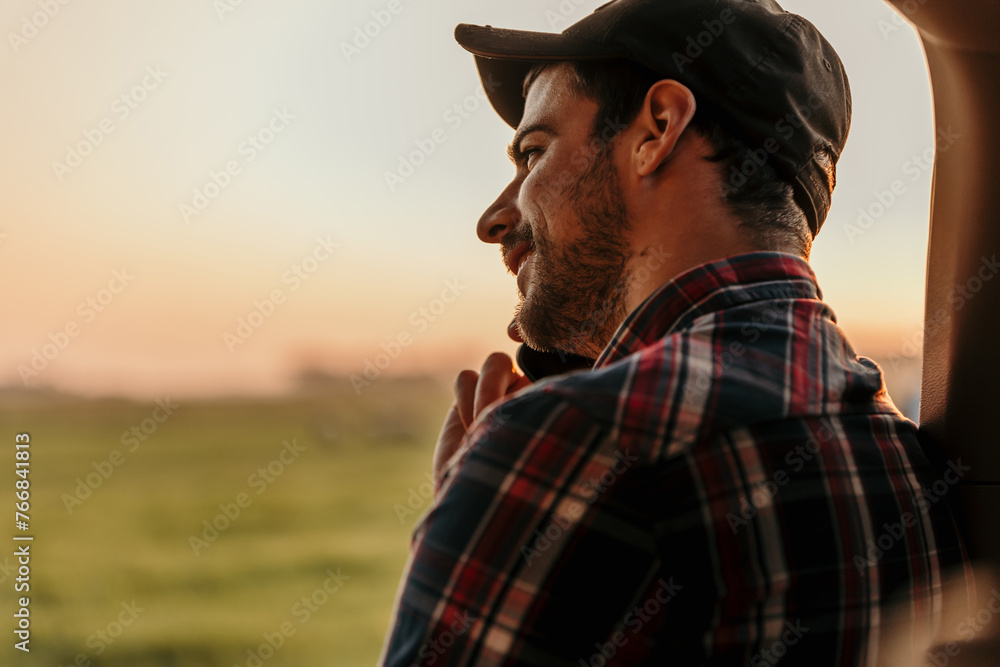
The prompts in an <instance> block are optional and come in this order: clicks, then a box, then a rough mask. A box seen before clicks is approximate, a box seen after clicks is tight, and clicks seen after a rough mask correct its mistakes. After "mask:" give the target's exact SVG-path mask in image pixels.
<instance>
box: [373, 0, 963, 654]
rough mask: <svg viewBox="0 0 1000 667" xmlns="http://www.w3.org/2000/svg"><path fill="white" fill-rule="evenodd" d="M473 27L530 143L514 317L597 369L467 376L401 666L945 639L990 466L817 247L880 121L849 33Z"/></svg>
mask: <svg viewBox="0 0 1000 667" xmlns="http://www.w3.org/2000/svg"><path fill="white" fill-rule="evenodd" d="M456 37H457V39H458V40H459V42H460V43H461V44H462V46H463V47H465V48H466V49H467V50H469V51H471V52H472V53H474V54H475V55H476V61H477V64H478V67H479V70H480V75H481V76H482V77H483V79H484V81H487V80H488V81H495V82H499V85H497V86H491V87H488V88H487V90H489V91H491V92H490V98H491V102H492V104H493V106H494V108H495V109H496V110H497V112H498V113H499V114H500V115H501V117H502V118H503V119H504V120H505V121H506V122H507V123H508V124H509V125H511V126H512V127H515V128H516V129H517V132H516V134H515V137H514V141H513V143H512V144H511V146H510V149H509V153H510V156H511V158H512V160H513V161H514V162H515V166H516V175H515V178H514V180H513V181H512V182H511V183H510V185H509V186H507V188H506V189H505V190H504V191H503V192H502V193H501V195H500V197H499V198H498V199H497V200H496V202H494V203H493V205H492V206H490V207H489V208H488V209H487V211H486V212H485V213H484V214H483V216H482V218H481V219H480V221H479V224H478V228H477V232H478V235H479V237H480V239H481V240H483V241H485V242H488V243H496V244H499V245H500V247H501V250H502V252H503V257H504V261H505V262H506V264H507V266H508V267H509V268H510V270H511V272H512V273H514V274H515V275H516V278H517V285H518V291H519V293H520V295H521V302H520V304H519V307H518V310H517V312H516V317H515V320H514V322H513V323H512V327H511V335H512V337H514V338H515V340H520V341H523V342H524V343H525V344H526V346H527V347H526V348H524V349H529V350H535V351H536V352H535V353H533V354H539V353H541V354H545V353H558V354H563V355H565V354H566V353H572V354H573V355H576V357H578V358H595V357H596V360H595V362H594V363H593V367H592V368H591V369H589V370H581V371H577V372H570V373H566V374H561V375H556V376H553V377H550V378H546V379H544V380H541V381H538V382H535V383H531V382H530V381H529V380H528V379H527V378H525V377H523V376H521V375H519V374H518V373H517V372H516V371H515V369H514V367H513V363H512V360H511V359H510V358H509V357H508V356H506V355H503V354H499V353H497V354H494V355H492V356H490V358H489V359H487V361H486V363H485V365H484V366H483V368H482V370H481V372H480V373H474V372H472V371H466V372H464V373H463V374H461V375H460V376H459V378H458V381H457V383H456V395H457V399H456V402H455V405H454V406H453V407H452V409H451V411H450V412H449V414H448V416H447V417H446V420H445V423H444V426H443V428H442V432H441V436H440V439H439V442H438V446H437V449H436V451H435V460H434V470H435V475H436V476H437V479H438V485H439V488H438V493H437V497H436V498H435V502H434V504H433V506H432V507H431V508H430V510H429V511H428V513H427V514H426V515H425V516H424V517H423V518H422V519H421V521H420V523H419V524H418V526H417V528H416V530H415V534H414V541H413V545H412V551H411V556H410V559H409V562H408V563H407V566H406V571H405V574H404V577H403V582H402V584H401V588H400V591H399V596H398V598H397V601H396V609H395V612H394V615H393V621H392V625H391V627H390V630H389V635H388V637H387V641H386V645H385V647H384V648H383V654H382V657H381V659H380V664H386V665H411V664H419V665H432V664H435V665H567V666H568V665H593V666H595V667H599V666H600V665H605V664H609V665H610V664H613V665H639V664H650V665H661V664H677V665H697V664H711V665H730V664H732V665H746V664H749V665H754V666H756V665H772V664H775V663H777V662H778V661H779V660H781V659H784V660H786V661H787V664H804V665H865V664H867V665H876V664H879V660H880V656H883V653H882V650H883V648H884V646H885V644H886V642H885V636H886V634H887V633H888V631H889V630H890V628H889V621H888V615H889V612H890V605H889V603H890V599H892V600H893V601H895V602H896V603H897V605H898V607H896V609H897V610H898V611H897V612H896V613H899V614H901V617H902V618H903V619H904V620H905V623H904V624H902V625H900V626H899V627H900V628H902V629H903V632H902V637H903V641H904V642H911V643H913V642H916V641H917V639H918V635H921V634H925V635H926V634H928V633H933V632H935V631H936V630H937V625H939V624H940V620H941V619H940V612H941V608H942V606H943V603H944V601H943V599H942V593H941V581H942V576H943V574H944V573H945V572H947V571H949V570H950V569H951V568H953V567H957V568H958V569H959V571H960V572H962V573H963V574H965V573H966V572H967V568H966V566H967V561H966V557H965V553H964V550H963V547H962V544H961V542H960V540H959V537H958V534H957V531H956V529H955V524H954V521H953V518H952V516H951V514H950V512H949V511H948V508H947V505H946V499H945V498H944V497H943V494H944V493H946V491H947V489H948V488H949V485H952V484H954V483H955V482H957V481H958V479H959V478H960V477H961V475H962V474H964V470H963V468H962V466H961V464H960V463H957V462H950V463H949V464H948V465H947V466H943V467H940V468H937V469H936V468H934V467H932V466H931V465H930V463H929V462H928V460H927V458H926V456H925V454H924V453H923V452H922V450H921V448H920V446H919V444H918V442H917V439H916V428H915V425H914V424H913V423H912V422H910V421H909V420H906V419H905V418H904V417H903V416H902V415H901V414H900V413H899V412H898V410H896V408H895V406H894V405H893V403H892V401H891V400H890V398H889V397H888V395H887V394H886V392H885V387H884V383H883V379H882V374H881V371H880V369H879V368H878V366H877V365H876V364H875V363H874V362H872V361H870V360H868V359H865V358H859V357H857V356H856V355H855V353H854V351H853V349H852V348H851V346H850V344H849V343H848V341H847V340H846V338H845V337H844V333H843V332H842V331H841V330H840V329H839V327H837V325H836V322H835V318H834V314H833V312H832V310H831V309H830V308H829V307H828V306H827V305H826V304H824V303H823V302H822V300H821V299H822V296H821V293H820V290H819V288H818V286H817V285H816V282H815V276H814V274H813V272H812V270H811V269H810V267H809V265H808V263H807V261H806V260H807V259H808V256H809V250H810V247H811V243H812V240H813V237H814V236H815V234H816V233H817V232H818V231H819V229H820V227H821V225H822V224H823V222H824V220H825V218H826V214H827V211H828V209H829V204H830V197H831V195H832V191H833V188H834V185H835V170H836V162H837V159H838V158H839V156H840V153H841V151H842V149H843V147H844V144H845V142H846V138H847V134H848V130H849V127H850V115H851V98H850V91H849V87H848V82H847V77H846V74H845V72H844V70H843V66H842V64H841V61H840V59H839V58H838V57H837V54H836V53H835V51H834V50H833V48H832V47H831V46H830V45H829V44H828V43H827V42H826V40H825V39H824V38H823V37H822V36H821V35H820V34H819V32H818V31H817V30H816V29H815V28H814V27H813V26H812V25H811V24H810V23H809V22H807V21H806V20H805V19H803V18H801V17H799V16H795V15H792V14H787V13H785V12H784V11H783V10H782V9H781V8H780V7H779V6H778V5H777V4H776V3H775V2H771V1H769V0H759V1H751V0H717V1H716V0H712V1H708V0H659V1H657V2H650V1H648V0H618V1H617V2H611V3H608V4H607V5H605V6H603V7H601V8H599V9H598V10H597V11H595V12H594V13H593V14H592V15H591V16H588V17H586V18H585V19H583V20H582V21H580V22H579V23H577V24H576V25H574V26H571V27H570V28H568V29H567V30H566V31H564V32H563V33H562V34H560V35H547V34H542V33H525V32H517V31H510V30H501V29H494V28H491V27H489V26H486V27H477V26H466V25H462V26H459V27H458V29H457V30H456ZM525 358H526V359H532V358H535V357H532V356H531V354H528V355H527V356H525ZM942 485H943V487H942ZM942 488H943V489H944V491H943V492H940V490H941V489H942ZM935 490H937V491H938V492H936V491H935ZM883 657H884V656H883ZM883 662H884V660H883Z"/></svg>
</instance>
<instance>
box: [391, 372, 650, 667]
mask: <svg viewBox="0 0 1000 667" xmlns="http://www.w3.org/2000/svg"><path fill="white" fill-rule="evenodd" d="M637 460H638V457H637V456H636V455H635V453H634V452H631V451H630V450H628V448H624V449H623V448H622V446H621V439H620V438H619V437H618V436H617V434H616V433H615V432H614V431H613V429H611V428H610V426H609V425H607V424H604V423H601V422H599V421H597V420H595V419H593V418H592V417H591V416H590V415H588V411H587V410H584V409H582V408H580V407H578V406H574V405H573V404H572V403H570V402H568V401H565V400H564V399H562V398H561V397H558V396H555V395H553V394H550V393H548V392H545V391H544V390H529V391H526V392H522V393H521V394H520V395H519V396H516V397H514V398H512V399H510V400H509V401H507V402H506V403H503V404H501V406H499V408H496V409H494V410H492V411H490V412H489V413H488V414H486V416H485V418H481V419H480V420H479V421H478V422H477V423H476V424H474V425H473V428H472V430H470V432H469V434H468V435H467V436H466V441H465V442H464V443H463V445H462V447H461V449H460V451H459V453H458V454H456V456H455V458H453V459H452V461H450V462H449V469H448V471H447V473H446V475H445V477H444V481H443V483H442V486H441V490H440V493H439V495H438V497H437V498H436V499H435V502H434V504H433V505H432V507H431V508H430V509H429V510H428V512H427V513H426V514H425V515H424V516H423V518H422V519H421V521H420V523H419V524H418V525H417V527H416V528H415V530H414V536H413V542H412V547H411V553H410V557H409V560H408V562H407V565H406V569H405V570H404V573H403V578H402V581H401V584H400V589H399V592H398V593H397V599H396V607H395V609H394V612H393V618H392V624H391V626H390V629H389V633H388V637H387V640H386V644H385V646H384V647H383V654H382V656H381V659H380V662H379V664H380V665H388V666H391V667H402V666H409V665H473V664H475V665H514V664H516V665H547V666H553V665H578V664H579V661H580V660H581V659H582V660H583V661H584V663H589V659H590V657H591V656H592V655H593V654H595V651H597V652H598V654H599V653H600V652H599V650H598V649H595V646H596V647H598V648H599V647H600V646H601V645H602V644H601V642H597V643H596V644H595V640H601V639H603V638H609V637H612V636H613V634H614V632H615V629H616V628H620V627H622V625H623V623H624V622H626V621H627V620H628V618H627V614H625V613H623V612H626V611H627V610H628V609H630V608H631V606H632V605H633V604H636V603H641V601H642V600H641V598H642V597H643V596H644V595H650V594H654V593H658V594H659V596H660V597H661V598H663V597H664V595H666V593H665V592H663V591H660V590H659V589H661V588H663V586H662V584H665V583H667V582H660V581H657V579H658V577H657V573H658V567H657V563H656V558H655V545H654V544H653V540H652V538H651V537H650V536H651V534H652V531H651V530H650V529H649V526H647V525H644V522H645V521H646V519H645V517H643V516H642V515H640V514H638V513H637V512H636V509H635V505H634V503H629V502H627V501H619V500H618V499H617V496H618V494H616V493H613V492H612V489H614V488H617V487H618V486H619V485H620V483H621V481H622V480H624V479H625V478H626V477H628V476H629V474H630V471H632V470H634V469H635V468H637V467H638V464H637ZM600 572H614V573H615V575H614V577H613V578H608V577H604V578H601V577H597V576H595V573H600ZM637 598H639V599H637ZM651 629H652V628H650V630H651ZM636 644H637V648H638V644H639V643H638V642H637V643H636ZM602 664H603V663H602Z"/></svg>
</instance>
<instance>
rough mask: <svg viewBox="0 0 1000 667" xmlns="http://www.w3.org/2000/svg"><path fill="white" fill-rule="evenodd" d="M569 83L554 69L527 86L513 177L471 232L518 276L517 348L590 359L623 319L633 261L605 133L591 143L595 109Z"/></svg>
mask: <svg viewBox="0 0 1000 667" xmlns="http://www.w3.org/2000/svg"><path fill="white" fill-rule="evenodd" d="M574 77H575V74H574V73H573V71H572V69H571V68H570V67H569V66H566V65H559V66H556V67H553V68H550V69H547V70H545V71H544V72H543V73H542V74H541V75H539V76H538V78H537V79H536V80H535V81H534V82H533V83H532V85H531V88H530V89H529V91H528V96H527V99H526V103H525V112H524V117H523V119H522V121H521V124H520V125H519V127H518V131H517V134H516V135H515V141H514V143H513V144H512V148H513V151H512V157H514V158H515V159H516V167H517V175H516V176H515V178H514V181H513V182H511V184H510V185H509V186H508V187H507V189H506V190H505V191H504V192H503V194H501V195H500V198H499V199H498V200H497V201H496V202H495V203H494V204H493V206H491V207H490V208H489V209H488V210H487V211H486V213H484V215H483V217H482V218H481V219H480V221H479V228H478V232H479V236H480V238H481V239H482V240H484V241H486V242H488V243H500V244H501V249H502V251H503V254H504V261H505V262H506V263H507V266H508V268H509V269H510V270H511V271H512V272H513V273H515V274H516V276H517V287H518V293H519V296H520V302H519V303H518V306H517V309H516V311H515V321H516V323H517V327H518V330H519V331H520V334H521V337H522V338H523V339H524V342H526V343H527V344H528V345H530V346H531V347H533V348H535V349H537V350H543V351H556V350H562V351H567V352H573V353H576V354H580V355H583V356H587V357H590V358H596V357H597V356H599V355H600V353H601V351H602V350H603V348H604V347H605V346H606V345H607V343H608V341H609V340H610V338H611V336H612V335H613V333H614V331H615V329H616V328H617V326H618V325H619V324H620V323H621V321H622V320H623V319H624V317H625V315H627V313H626V312H625V310H626V298H625V295H626V283H627V280H626V267H627V264H628V261H629V258H630V257H631V254H632V253H631V248H630V245H629V243H628V241H627V239H626V236H625V235H626V232H627V231H628V229H629V218H628V212H627V210H626V206H625V201H624V198H623V195H622V192H621V189H620V186H619V179H618V168H617V166H616V164H615V159H614V150H613V146H614V144H613V143H610V144H609V143H606V139H608V138H612V137H611V136H610V135H611V134H612V133H611V132H605V134H604V137H605V140H602V139H595V138H594V137H592V130H593V128H594V121H595V116H596V113H597V104H596V103H595V102H594V101H592V100H590V99H589V98H587V97H586V96H585V95H583V94H582V93H579V92H577V91H576V89H575V87H574V85H573V82H574ZM602 126H605V127H612V128H613V125H611V124H607V125H605V124H604V123H602ZM612 141H613V138H612Z"/></svg>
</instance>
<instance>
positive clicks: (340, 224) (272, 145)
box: [0, 0, 962, 397]
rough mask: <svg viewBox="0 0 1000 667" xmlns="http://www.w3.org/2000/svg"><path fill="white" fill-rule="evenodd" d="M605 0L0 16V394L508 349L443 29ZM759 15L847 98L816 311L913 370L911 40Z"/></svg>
mask: <svg viewBox="0 0 1000 667" xmlns="http://www.w3.org/2000/svg"><path fill="white" fill-rule="evenodd" d="M604 1H605V0H592V1H587V2H583V1H581V0H561V1H560V0H505V1H504V2H499V1H498V2H489V3H487V2H472V3H470V2H458V0H439V1H437V2H433V3H431V2H421V1H420V0H395V1H394V2H390V0H366V1H364V2H353V1H352V2H336V3H334V2H320V1H317V0H312V1H309V0H284V1H282V2H274V1H272V2H267V1H266V0H242V1H239V0H216V1H215V2H213V1H212V0H173V1H172V2H169V3H168V2H163V3H152V2H142V3H137V2H130V1H126V0H102V1H101V2H82V1H81V2H68V3H67V4H65V5H63V4H60V3H59V2H56V1H55V0H29V1H22V0H10V1H8V2H6V3H4V4H3V7H2V9H0V28H2V29H3V33H4V40H3V45H2V46H0V83H2V90H3V95H2V99H3V104H2V105H0V121H2V122H0V132H2V143H0V145H2V149H0V176H2V187H0V192H2V196H0V308H2V312H3V313H4V322H3V325H2V326H0V384H15V385H18V384H21V383H22V375H23V374H24V373H23V370H22V372H20V373H19V370H18V369H19V366H22V367H23V368H31V367H32V359H33V356H35V357H36V362H35V369H36V370H35V372H36V373H37V374H29V375H28V382H29V383H30V384H32V385H37V386H43V385H52V386H57V387H60V388H65V389H70V390H75V391H81V392H86V393H91V394H103V393H113V394H131V395H135V396H140V397H156V396H164V395H167V394H171V395H192V394H197V395H210V394H215V393H225V392H241V393H266V392H271V391H277V390H281V389H282V388H284V387H286V386H287V385H288V383H289V381H290V379H291V378H293V377H294V376H295V374H296V373H297V372H298V371H299V370H301V369H302V368H304V367H308V366H314V367H319V368H324V369H327V370H329V371H331V372H336V373H343V374H345V375H346V374H351V373H360V372H361V371H362V370H363V369H364V367H365V363H366V360H371V359H374V358H375V356H376V355H378V354H379V353H380V352H382V351H383V350H382V348H381V346H382V345H383V344H385V345H386V346H387V347H389V348H390V349H392V348H391V346H389V342H390V341H394V340H396V341H398V340H399V339H400V336H401V335H402V336H403V339H404V340H409V341H410V344H409V345H406V346H405V347H401V348H400V351H399V354H398V358H397V359H395V360H394V361H393V363H392V365H391V366H390V367H389V368H388V369H386V370H385V373H387V374H398V373H411V372H417V371H433V372H440V373H443V374H445V375H447V374H451V373H454V372H455V371H457V370H460V369H461V368H464V367H478V366H479V365H480V364H481V362H482V360H483V358H484V357H485V355H486V354H488V353H489V352H490V351H493V350H496V349H499V350H505V351H508V352H513V351H514V350H515V349H516V344H515V343H513V342H512V341H510V340H508V339H507V336H506V326H507V323H508V322H509V320H510V317H511V315H512V312H513V308H514V305H515V303H516V289H515V283H514V279H513V277H511V276H510V275H509V274H507V272H506V270H505V269H504V267H503V265H502V263H501V261H500V255H499V252H498V250H497V247H496V246H488V245H485V244H483V243H481V242H480V241H479V240H478V239H477V238H476V234H475V223H476V221H477V220H478V218H479V216H480V214H481V213H482V211H483V210H484V209H485V208H486V207H487V206H488V205H489V204H490V203H491V202H492V201H493V200H494V199H495V198H496V196H497V194H498V193H499V192H500V190H502V188H503V187H504V186H505V185H506V184H507V183H508V182H509V180H510V178H511V177H512V175H513V167H512V166H511V165H510V163H509V162H508V160H507V157H506V155H505V148H506V145H507V143H508V142H509V141H510V139H511V137H512V135H513V131H512V130H511V129H510V128H509V127H507V126H506V125H505V124H504V123H503V121H501V120H500V118H499V117H498V116H497V115H496V114H495V113H494V112H493V110H492V109H491V108H490V107H489V105H488V104H487V103H485V102H484V101H483V100H484V99H485V98H484V96H483V93H482V90H481V87H480V85H479V80H478V77H477V74H476V69H475V65H474V62H473V58H472V56H471V55H469V54H468V53H466V52H465V51H463V50H462V49H461V48H460V47H459V46H458V44H457V43H456V42H455V40H454V38H453V31H454V28H455V25H456V24H457V23H461V22H465V23H478V24H492V25H499V26H505V27H511V28H521V29H529V30H539V31H555V32H558V31H561V30H562V29H564V28H565V27H566V26H567V25H569V24H570V23H573V22H575V21H577V20H579V19H581V18H583V17H584V16H586V15H587V14H588V13H590V12H591V11H592V10H593V9H594V8H595V7H597V6H599V5H600V4H603V2H604ZM396 2H398V4H396ZM781 4H782V6H783V7H784V8H785V9H787V10H788V11H793V12H796V13H800V14H802V15H803V16H805V17H806V18H808V19H809V20H811V21H812V22H813V23H815V24H816V25H817V26H818V27H819V28H820V30H821V31H822V32H823V33H824V34H825V35H826V37H827V38H828V39H829V40H830V41H831V43H832V44H833V45H834V46H835V47H836V49H837V50H838V52H839V53H840V54H841V57H842V58H843V60H844V62H845V65H846V67H847V71H848V74H849V76H850V80H851V85H852V90H853V97H854V110H855V115H854V121H853V127H852V131H851V136H850V139H849V141H848V144H847V149H846V151H845V153H844V155H843V157H842V159H841V161H840V164H839V166H838V183H837V190H836V192H835V194H834V199H833V201H834V204H833V209H832V210H831V212H830V216H829V218H828V220H827V222H826V224H825V226H824V228H823V230H822V232H821V233H820V235H819V236H818V238H817V240H816V243H815V246H814V249H813V256H812V265H813V267H814V269H815V271H816V273H817V275H818V277H819V281H820V286H821V288H822V290H823V293H824V297H825V299H826V301H827V302H828V303H829V304H831V306H832V307H833V309H834V311H835V312H836V313H837V316H838V321H839V322H840V324H841V326H843V327H844V328H845V329H846V331H847V332H848V334H849V335H850V337H851V339H852V340H853V342H854V343H855V346H856V348H857V349H858V351H859V352H860V353H862V354H870V355H873V356H874V355H888V354H899V353H902V352H913V351H914V348H913V347H912V345H904V341H919V332H920V329H921V321H922V311H923V290H924V269H925V255H926V242H927V226H928V223H927V220H928V207H929V201H930V182H931V163H930V161H929V160H927V158H929V157H930V156H931V154H932V152H931V151H932V149H933V147H934V136H935V128H934V125H933V119H932V114H931V104H930V90H929V85H928V82H927V75H926V70H925V66H924V62H923V56H922V53H921V50H920V46H919V43H918V41H917V39H916V37H915V35H914V33H913V31H912V30H911V29H910V28H909V27H907V26H903V25H902V24H901V23H899V22H897V21H894V20H893V16H894V15H893V13H892V12H891V10H890V9H889V7H888V6H887V5H885V4H883V3H882V2H880V1H878V0H844V2H839V3H830V2H819V0H786V1H785V2H783V3H781ZM390 6H392V7H395V8H396V9H397V13H395V14H393V13H391V12H389V11H388V9H387V8H389V7H390ZM46 7H48V11H49V13H53V12H54V15H52V16H48V15H47V14H46V13H45V12H46V9H45V8H46ZM386 17H388V18H386ZM378 18H381V19H382V21H383V23H385V25H384V26H383V25H378V24H377V23H372V22H373V21H376V20H377V19H378ZM366 24H371V25H372V26H377V28H378V30H377V31H376V30H375V29H374V28H372V27H371V26H369V28H370V31H371V32H373V33H374V32H377V34H376V36H375V37H371V38H366V40H362V39H360V38H359V34H360V35H363V33H364V29H365V26H366ZM39 25H40V26H41V27H37V26H39ZM939 129H940V130H941V133H942V134H941V136H942V139H943V140H944V144H943V146H947V145H948V144H949V142H955V141H961V140H962V139H961V136H960V133H956V132H955V131H954V130H958V129H959V128H954V129H953V131H951V132H949V131H948V129H947V128H939ZM432 137H436V138H437V139H438V141H437V142H435V141H434V140H433V139H431V138H432ZM442 137H443V140H442ZM428 141H430V143H432V144H433V145H434V150H433V153H432V154H431V155H429V156H428V157H427V158H426V160H424V161H423V163H422V164H420V165H419V166H417V167H416V168H415V169H413V173H412V174H411V173H409V171H408V170H405V169H404V170H402V171H400V168H401V160H402V159H404V156H408V155H410V154H411V153H412V152H413V151H415V150H418V147H419V146H420V145H424V146H425V147H426V146H427V145H429V144H428ZM387 172H395V173H396V175H397V177H398V178H394V179H387V177H386V174H387ZM387 180H389V181H391V183H390V182H387ZM894 182H896V183H895V193H893V192H892V190H893V184H894ZM890 198H891V201H890ZM880 199H881V202H880ZM859 209H863V210H868V211H869V212H870V213H872V212H873V213H874V215H873V217H872V219H871V224H870V225H869V224H868V223H867V222H865V225H864V226H867V229H863V226H862V225H859ZM880 211H881V212H880ZM442 294H445V295H446V296H447V297H448V298H447V299H446V300H450V303H447V304H445V306H446V307H444V308H443V310H442V309H440V308H437V305H439V304H436V300H437V299H439V298H441V297H442ZM275 295H277V296H278V297H279V298H277V299H275V300H274V302H273V303H270V301H271V299H272V297H273V296H275ZM88 300H89V301H88ZM265 300H266V301H268V302H269V303H264V302H265ZM255 302H256V304H257V305H255ZM421 309H424V312H423V313H421ZM255 310H256V311H258V312H262V313H263V314H261V315H255V316H252V317H251V313H252V312H254V311H255ZM435 310H437V311H438V312H434V311H435ZM240 318H249V319H251V320H253V322H256V323H257V324H259V326H258V327H256V328H254V327H252V326H251V327H250V328H246V327H243V328H241V327H240V324H239V322H240ZM248 324H250V323H248ZM244 334H249V335H248V336H247V335H244ZM237 341H238V342H237ZM46 346H48V347H47V348H46ZM43 348H44V349H43ZM57 348H58V349H57ZM36 351H37V352H38V354H42V355H43V356H42V357H37V356H36V354H35V353H36ZM44 351H47V352H48V353H49V355H48V356H50V357H52V358H51V359H49V358H45V357H44ZM42 366H44V367H43V368H40V369H39V367H42Z"/></svg>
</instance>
